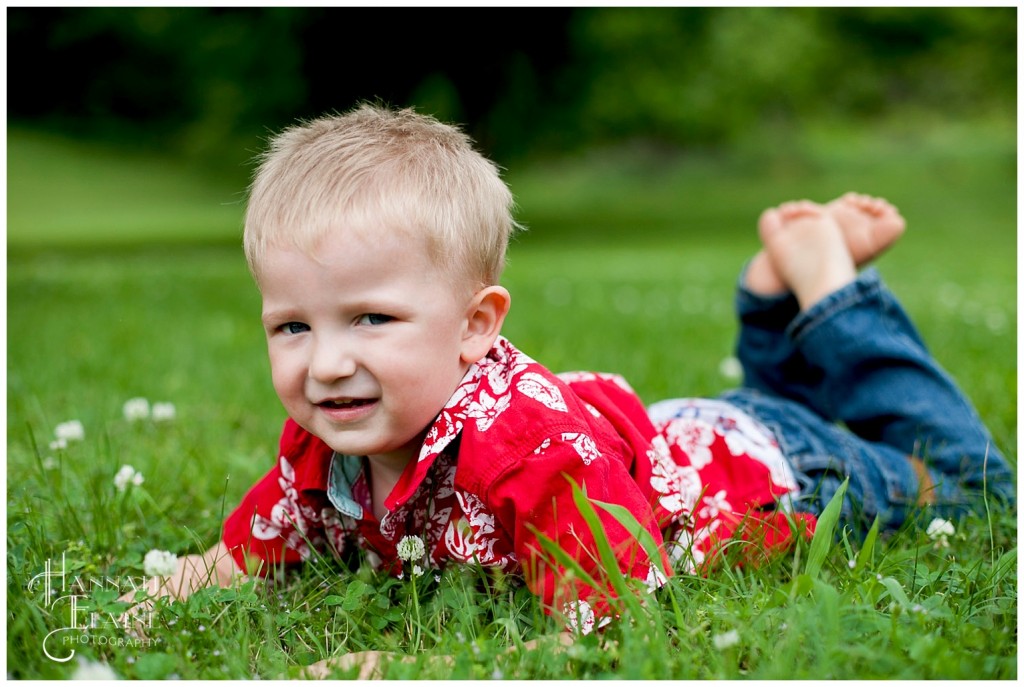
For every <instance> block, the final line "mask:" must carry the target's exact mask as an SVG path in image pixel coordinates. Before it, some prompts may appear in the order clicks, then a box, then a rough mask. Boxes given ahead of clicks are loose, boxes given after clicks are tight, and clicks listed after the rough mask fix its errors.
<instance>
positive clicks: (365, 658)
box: [302, 651, 412, 680]
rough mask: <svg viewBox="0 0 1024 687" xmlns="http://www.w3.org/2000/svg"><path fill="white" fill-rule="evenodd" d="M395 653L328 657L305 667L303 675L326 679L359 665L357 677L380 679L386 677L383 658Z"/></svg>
mask: <svg viewBox="0 0 1024 687" xmlns="http://www.w3.org/2000/svg"><path fill="white" fill-rule="evenodd" d="M394 655H395V654H392V653H390V652H387V651H357V652H355V653H351V654H345V655H344V656H338V657H337V658H327V659H324V660H323V661H317V662H316V663H313V664H311V665H309V666H306V667H305V668H303V669H302V677H304V678H307V679H310V680H325V679H327V678H329V677H331V676H332V675H334V673H335V671H341V670H351V669H352V668H356V667H358V668H359V674H358V675H357V676H356V679H358V680H371V679H373V680H379V679H381V678H382V677H384V671H383V668H382V666H381V659H382V658H384V657H385V656H389V657H391V656H394ZM402 660H412V657H411V656H408V657H405V658H404V659H402Z"/></svg>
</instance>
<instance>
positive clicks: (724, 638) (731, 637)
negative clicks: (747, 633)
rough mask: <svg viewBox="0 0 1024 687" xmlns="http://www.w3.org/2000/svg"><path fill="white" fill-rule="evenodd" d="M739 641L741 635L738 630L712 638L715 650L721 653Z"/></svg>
mask: <svg viewBox="0 0 1024 687" xmlns="http://www.w3.org/2000/svg"><path fill="white" fill-rule="evenodd" d="M739 641H740V633H739V632H737V631H736V630H729V631H728V632H723V633H722V634H720V635H714V636H713V637H712V638H711V643H712V644H714V645H715V648H716V649H718V650H719V651H722V650H723V649H728V648H729V647H731V646H734V645H736V644H738V643H739Z"/></svg>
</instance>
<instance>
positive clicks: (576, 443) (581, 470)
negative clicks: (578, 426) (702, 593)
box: [489, 433, 669, 632]
mask: <svg viewBox="0 0 1024 687" xmlns="http://www.w3.org/2000/svg"><path fill="white" fill-rule="evenodd" d="M573 482H575V483H576V484H577V485H579V486H580V488H581V489H582V490H583V491H584V493H585V494H586V496H587V498H588V499H590V500H591V501H601V502H604V503H612V504H616V505H619V506H623V507H624V508H626V510H628V511H629V512H630V513H631V514H632V515H633V517H634V518H636V520H637V521H638V522H639V523H640V524H641V526H642V527H643V528H644V529H645V530H646V531H647V533H648V534H649V535H650V536H651V538H652V540H653V541H654V542H655V543H656V544H657V545H658V547H659V553H660V556H661V570H664V571H666V572H667V571H668V570H669V566H668V561H667V558H666V557H665V555H664V552H663V548H662V538H661V532H660V531H659V529H658V527H657V525H656V523H655V520H654V516H653V513H652V511H651V508H650V506H649V505H648V503H647V500H646V498H645V497H644V495H643V494H642V493H641V492H640V490H639V489H638V488H637V486H636V484H635V482H634V481H633V479H632V478H631V477H630V475H629V472H628V471H627V470H626V468H625V466H624V465H623V463H622V461H621V460H620V459H617V458H609V457H606V456H603V455H601V453H600V452H599V450H598V448H597V446H596V444H595V442H594V441H593V439H592V438H591V437H590V436H589V435H588V434H586V433H562V434H556V435H553V436H551V437H548V438H547V439H545V440H544V441H543V442H542V443H541V444H540V446H538V447H537V448H536V450H534V451H533V453H532V454H530V455H529V456H527V457H526V458H524V459H522V460H519V461H515V462H514V463H512V465H511V466H510V467H509V468H508V469H507V470H505V471H504V472H503V473H502V474H501V475H500V476H499V477H498V479H497V480H495V482H494V483H493V485H492V486H491V489H490V490H489V492H490V494H489V496H490V499H489V500H490V502H491V503H492V504H493V506H494V508H495V514H496V516H497V518H498V519H499V521H501V522H502V525H503V526H504V527H505V529H506V530H507V531H509V532H510V533H512V536H513V539H514V543H515V551H516V556H517V557H518V559H519V561H520V563H521V566H522V569H523V573H524V576H525V578H526V582H527V585H528V586H529V587H530V589H531V590H532V591H533V592H534V593H536V594H537V595H538V596H540V597H541V598H542V599H543V602H544V606H545V609H546V610H547V611H548V612H549V613H551V612H553V613H556V614H558V613H561V614H564V616H565V617H566V619H567V623H568V624H569V625H570V626H573V625H575V626H576V627H577V628H579V629H580V630H582V631H584V632H587V631H589V630H590V629H593V628H594V627H596V626H600V625H601V624H602V622H607V620H608V619H610V615H611V613H612V608H613V601H612V600H613V599H614V598H615V597H616V592H615V590H614V587H613V584H612V581H611V579H610V578H609V577H608V576H607V574H606V573H605V572H604V567H603V565H602V563H601V557H600V553H599V549H598V546H597V543H596V537H595V533H594V532H593V531H591V527H590V525H589V524H588V523H587V521H586V519H585V518H584V516H583V514H582V513H581V512H580V509H579V508H578V507H577V505H576V503H575V501H574V498H573V487H572V483H573ZM593 510H594V512H595V513H596V515H597V516H598V518H599V519H600V530H601V531H600V532H599V533H597V536H601V537H603V538H605V539H606V541H607V543H608V545H609V546H610V548H611V550H612V552H613V553H614V556H615V559H616V561H617V563H618V567H619V570H620V572H621V573H622V575H623V576H625V577H632V578H638V579H640V580H643V581H645V582H647V583H648V585H649V586H651V587H653V586H656V585H659V584H660V583H661V582H663V581H664V577H663V576H662V575H661V573H660V572H659V571H658V569H657V568H655V567H654V566H652V565H651V562H650V560H649V558H648V556H647V553H646V552H645V550H644V548H643V547H642V546H641V545H640V543H639V542H638V541H637V538H636V537H635V536H634V535H633V534H632V533H630V532H629V531H628V530H627V529H626V528H625V527H624V526H623V525H622V524H620V523H619V521H618V520H617V519H616V518H614V517H613V516H612V515H610V514H609V513H608V512H607V511H605V510H604V509H602V508H601V507H600V506H596V505H594V506H593ZM545 539H547V540H548V542H547V543H546V542H545V541H544V540H545ZM552 543H553V544H554V545H556V546H557V547H558V548H559V549H561V551H563V552H564V553H565V554H566V555H567V556H568V557H569V558H571V559H572V560H573V561H575V563H576V564H578V565H579V566H580V568H581V569H582V570H583V572H585V573H586V575H587V576H589V577H590V578H591V579H592V580H593V581H594V582H595V586H591V585H589V584H587V583H586V582H585V581H584V580H583V579H581V576H580V575H579V574H578V573H577V572H576V571H573V570H572V569H571V567H570V568H569V569H567V566H565V565H563V564H562V563H561V562H559V561H558V560H557V558H556V557H555V556H554V555H553V554H552V553H551V550H550V547H551V545H552Z"/></svg>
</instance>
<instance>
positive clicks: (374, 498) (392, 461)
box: [366, 454, 413, 520]
mask: <svg viewBox="0 0 1024 687" xmlns="http://www.w3.org/2000/svg"><path fill="white" fill-rule="evenodd" d="M412 460H413V456H411V455H407V456H396V455H393V454H389V455H383V456H367V457H366V463H367V469H368V470H369V475H368V477H369V478H370V479H369V481H370V501H371V505H372V506H373V515H374V517H375V518H377V519H378V520H380V519H381V518H383V517H384V515H385V514H387V512H388V510H387V508H386V507H385V506H384V502H385V501H386V500H387V498H388V496H389V495H390V494H391V492H392V491H393V490H394V488H395V485H396V484H398V480H399V479H400V478H401V477H402V473H403V472H405V468H406V467H408V465H409V462H410V461H412Z"/></svg>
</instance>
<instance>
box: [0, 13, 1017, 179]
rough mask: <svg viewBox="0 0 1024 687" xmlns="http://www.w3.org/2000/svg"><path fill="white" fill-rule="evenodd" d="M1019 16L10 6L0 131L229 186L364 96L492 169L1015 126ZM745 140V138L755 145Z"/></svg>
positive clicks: (1004, 14)
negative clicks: (303, 128)
mask: <svg viewBox="0 0 1024 687" xmlns="http://www.w3.org/2000/svg"><path fill="white" fill-rule="evenodd" d="M1016 25H1017V22H1016V8H1012V7H1004V8H965V7H942V8H871V7H858V8H830V9H826V8H810V7H808V8H767V7H765V8H721V7H718V8H646V9H643V8H637V9H628V8H551V9H545V8H492V9H486V8H392V7H377V8H323V7H319V8H230V9H229V8H211V7H167V8H161V7H145V8H127V7H117V8H104V7H90V8H60V7H50V8H9V9H8V10H7V31H8V35H7V38H8V55H9V56H10V57H9V63H8V65H9V68H8V75H7V76H8V122H9V125H13V126H23V125H30V126H32V127H37V128H45V129H48V130H53V131H60V132H64V133H67V134H73V135H74V136H77V137H85V138H89V139H100V140H106V141H116V142H122V143H123V142H130V144H131V145H132V146H136V147H143V148H147V149H152V150H159V151H169V152H173V153H174V154H176V155H182V156H185V157H187V158H190V159H192V160H195V161H200V162H201V163H202V164H204V165H212V166H217V165H220V166H221V167H222V168H226V169H229V170H230V169H234V170H238V169H239V167H240V166H242V167H244V166H245V164H246V162H247V160H248V158H249V157H251V155H252V153H253V151H254V150H257V149H258V148H259V147H260V139H261V137H264V136H265V135H266V133H267V132H268V131H274V130H277V129H279V128H281V127H282V126H284V125H286V124H288V123H290V122H292V121H294V120H295V119H296V118H299V117H310V116H315V115H318V114H321V113H324V112H326V111H330V110H344V109H347V108H349V107H351V106H352V105H353V104H354V103H355V102H357V101H359V100H361V99H377V98H379V99H382V100H384V101H386V102H388V103H391V104H394V105H415V106H417V107H418V109H420V110H421V111H426V112H431V113H434V114H436V115H437V116H439V117H440V118H442V119H445V120H449V121H457V122H460V123H462V124H464V125H465V126H466V128H467V129H468V131H469V132H470V133H471V134H472V135H473V136H474V137H475V138H476V139H477V140H478V141H479V142H480V145H481V147H482V148H484V150H485V151H486V152H487V153H488V154H490V155H491V156H493V157H495V158H496V159H498V160H500V161H501V162H502V163H503V164H506V165H507V164H509V163H511V162H512V161H518V160H520V159H521V158H523V157H528V156H535V155H538V154H543V155H545V156H551V155H557V154H561V153H564V152H568V151H573V150H578V149H580V148H581V147H584V146H593V145H596V144H602V145H604V144H619V143H622V142H636V141H641V142H643V143H645V144H649V145H653V146H655V147H659V148H666V147H667V148H669V149H676V148H693V147H699V148H707V147H722V146H728V145H730V144H734V143H735V142H737V141H738V140H741V139H742V138H744V137H749V136H750V135H751V132H764V131H780V130H781V131H785V130H787V129H794V128H796V129H798V128H799V127H801V126H803V125H804V124H805V123H806V122H808V121H811V120H822V119H827V120H839V121H846V122H870V121H872V120H874V119H878V118H884V117H891V116H893V114H894V113H914V114H915V116H918V117H920V116H922V113H931V116H934V115H935V113H939V114H940V115H941V116H942V117H948V118H963V117H986V116H990V115H992V113H998V112H1002V113H1007V112H1009V113H1014V108H1015V103H1016ZM759 135H760V134H759Z"/></svg>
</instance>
